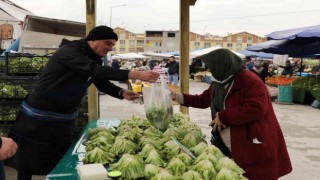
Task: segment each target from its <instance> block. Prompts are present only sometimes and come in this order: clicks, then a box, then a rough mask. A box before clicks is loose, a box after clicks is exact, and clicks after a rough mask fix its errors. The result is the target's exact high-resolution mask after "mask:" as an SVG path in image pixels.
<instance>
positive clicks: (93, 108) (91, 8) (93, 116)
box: [86, 0, 99, 121]
mask: <svg viewBox="0 0 320 180" xmlns="http://www.w3.org/2000/svg"><path fill="white" fill-rule="evenodd" d="M95 26H96V0H86V34H88V33H89V32H90V30H91V29H93V28H94V27H95ZM98 108H99V105H98V93H97V88H96V87H95V86H94V85H93V84H92V85H91V86H90V87H89V88H88V114H89V121H92V120H97V119H98V118H99V114H98Z"/></svg>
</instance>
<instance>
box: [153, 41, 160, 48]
mask: <svg viewBox="0 0 320 180" xmlns="http://www.w3.org/2000/svg"><path fill="white" fill-rule="evenodd" d="M154 46H157V47H160V46H162V43H161V42H155V43H154Z"/></svg>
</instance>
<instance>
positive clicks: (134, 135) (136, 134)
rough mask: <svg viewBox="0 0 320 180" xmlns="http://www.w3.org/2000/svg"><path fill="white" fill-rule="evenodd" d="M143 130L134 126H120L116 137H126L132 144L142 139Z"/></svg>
mask: <svg viewBox="0 0 320 180" xmlns="http://www.w3.org/2000/svg"><path fill="white" fill-rule="evenodd" d="M142 133H143V130H142V129H140V128H139V127H138V126H135V125H131V126H129V125H124V126H120V127H119V129H118V136H126V138H127V139H129V140H130V141H132V142H138V140H139V139H140V138H141V137H142Z"/></svg>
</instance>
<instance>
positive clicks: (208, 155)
mask: <svg viewBox="0 0 320 180" xmlns="http://www.w3.org/2000/svg"><path fill="white" fill-rule="evenodd" d="M202 160H209V161H210V162H211V163H212V164H217V163H218V158H217V157H216V156H215V155H213V154H212V153H210V152H203V153H201V154H200V155H199V156H198V157H197V158H196V160H195V161H194V164H198V163H199V162H200V161H202Z"/></svg>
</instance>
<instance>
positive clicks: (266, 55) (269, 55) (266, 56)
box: [239, 49, 274, 59]
mask: <svg viewBox="0 0 320 180" xmlns="http://www.w3.org/2000/svg"><path fill="white" fill-rule="evenodd" d="M239 53H241V54H244V55H245V56H246V57H251V56H254V57H259V58H263V59H273V56H274V54H272V53H264V52H254V51H248V50H247V49H244V50H242V51H239Z"/></svg>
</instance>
